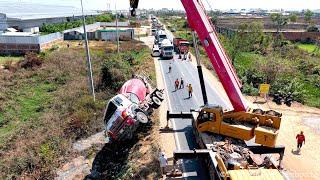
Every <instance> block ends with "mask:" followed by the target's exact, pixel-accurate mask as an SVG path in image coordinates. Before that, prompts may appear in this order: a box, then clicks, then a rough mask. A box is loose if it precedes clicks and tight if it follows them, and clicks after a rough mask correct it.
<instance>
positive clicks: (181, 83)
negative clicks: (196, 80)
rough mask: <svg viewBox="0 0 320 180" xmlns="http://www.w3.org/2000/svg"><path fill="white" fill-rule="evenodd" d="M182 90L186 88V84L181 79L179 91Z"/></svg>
mask: <svg viewBox="0 0 320 180" xmlns="http://www.w3.org/2000/svg"><path fill="white" fill-rule="evenodd" d="M182 88H184V82H183V79H182V78H181V79H180V87H179V89H182Z"/></svg>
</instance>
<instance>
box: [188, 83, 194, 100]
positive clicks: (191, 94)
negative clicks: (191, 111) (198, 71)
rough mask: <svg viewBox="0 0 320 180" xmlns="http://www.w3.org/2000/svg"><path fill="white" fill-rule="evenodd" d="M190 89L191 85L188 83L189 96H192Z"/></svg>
mask: <svg viewBox="0 0 320 180" xmlns="http://www.w3.org/2000/svg"><path fill="white" fill-rule="evenodd" d="M192 91H193V89H192V86H191V84H189V85H188V93H189V98H191V97H192Z"/></svg>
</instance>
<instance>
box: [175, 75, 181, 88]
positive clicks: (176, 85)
mask: <svg viewBox="0 0 320 180" xmlns="http://www.w3.org/2000/svg"><path fill="white" fill-rule="evenodd" d="M179 84H180V82H179V79H178V78H177V79H176V81H175V82H174V85H175V86H174V87H175V90H178V88H179Z"/></svg>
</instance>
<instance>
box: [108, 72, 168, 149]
mask: <svg viewBox="0 0 320 180" xmlns="http://www.w3.org/2000/svg"><path fill="white" fill-rule="evenodd" d="M163 99H164V95H163V90H159V89H157V88H155V89H152V87H151V85H150V84H149V83H148V81H147V79H146V78H145V77H144V76H133V77H132V79H130V80H128V81H127V82H125V83H124V84H123V85H122V87H121V89H120V90H119V92H118V95H116V96H114V97H113V98H111V99H110V100H109V102H108V103H107V105H106V108H105V112H104V118H103V119H104V124H105V133H104V134H105V141H106V142H107V143H110V142H114V141H123V140H127V139H131V138H132V137H133V135H134V133H135V131H136V129H137V128H138V126H139V124H140V123H148V121H149V116H150V115H151V114H152V112H153V110H154V109H157V108H159V106H160V105H161V102H162V101H163Z"/></svg>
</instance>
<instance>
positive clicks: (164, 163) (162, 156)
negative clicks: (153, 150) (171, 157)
mask: <svg viewBox="0 0 320 180" xmlns="http://www.w3.org/2000/svg"><path fill="white" fill-rule="evenodd" d="M159 162H160V168H161V174H165V173H166V167H167V165H168V159H167V157H166V155H165V154H164V152H162V153H160V157H159Z"/></svg>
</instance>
